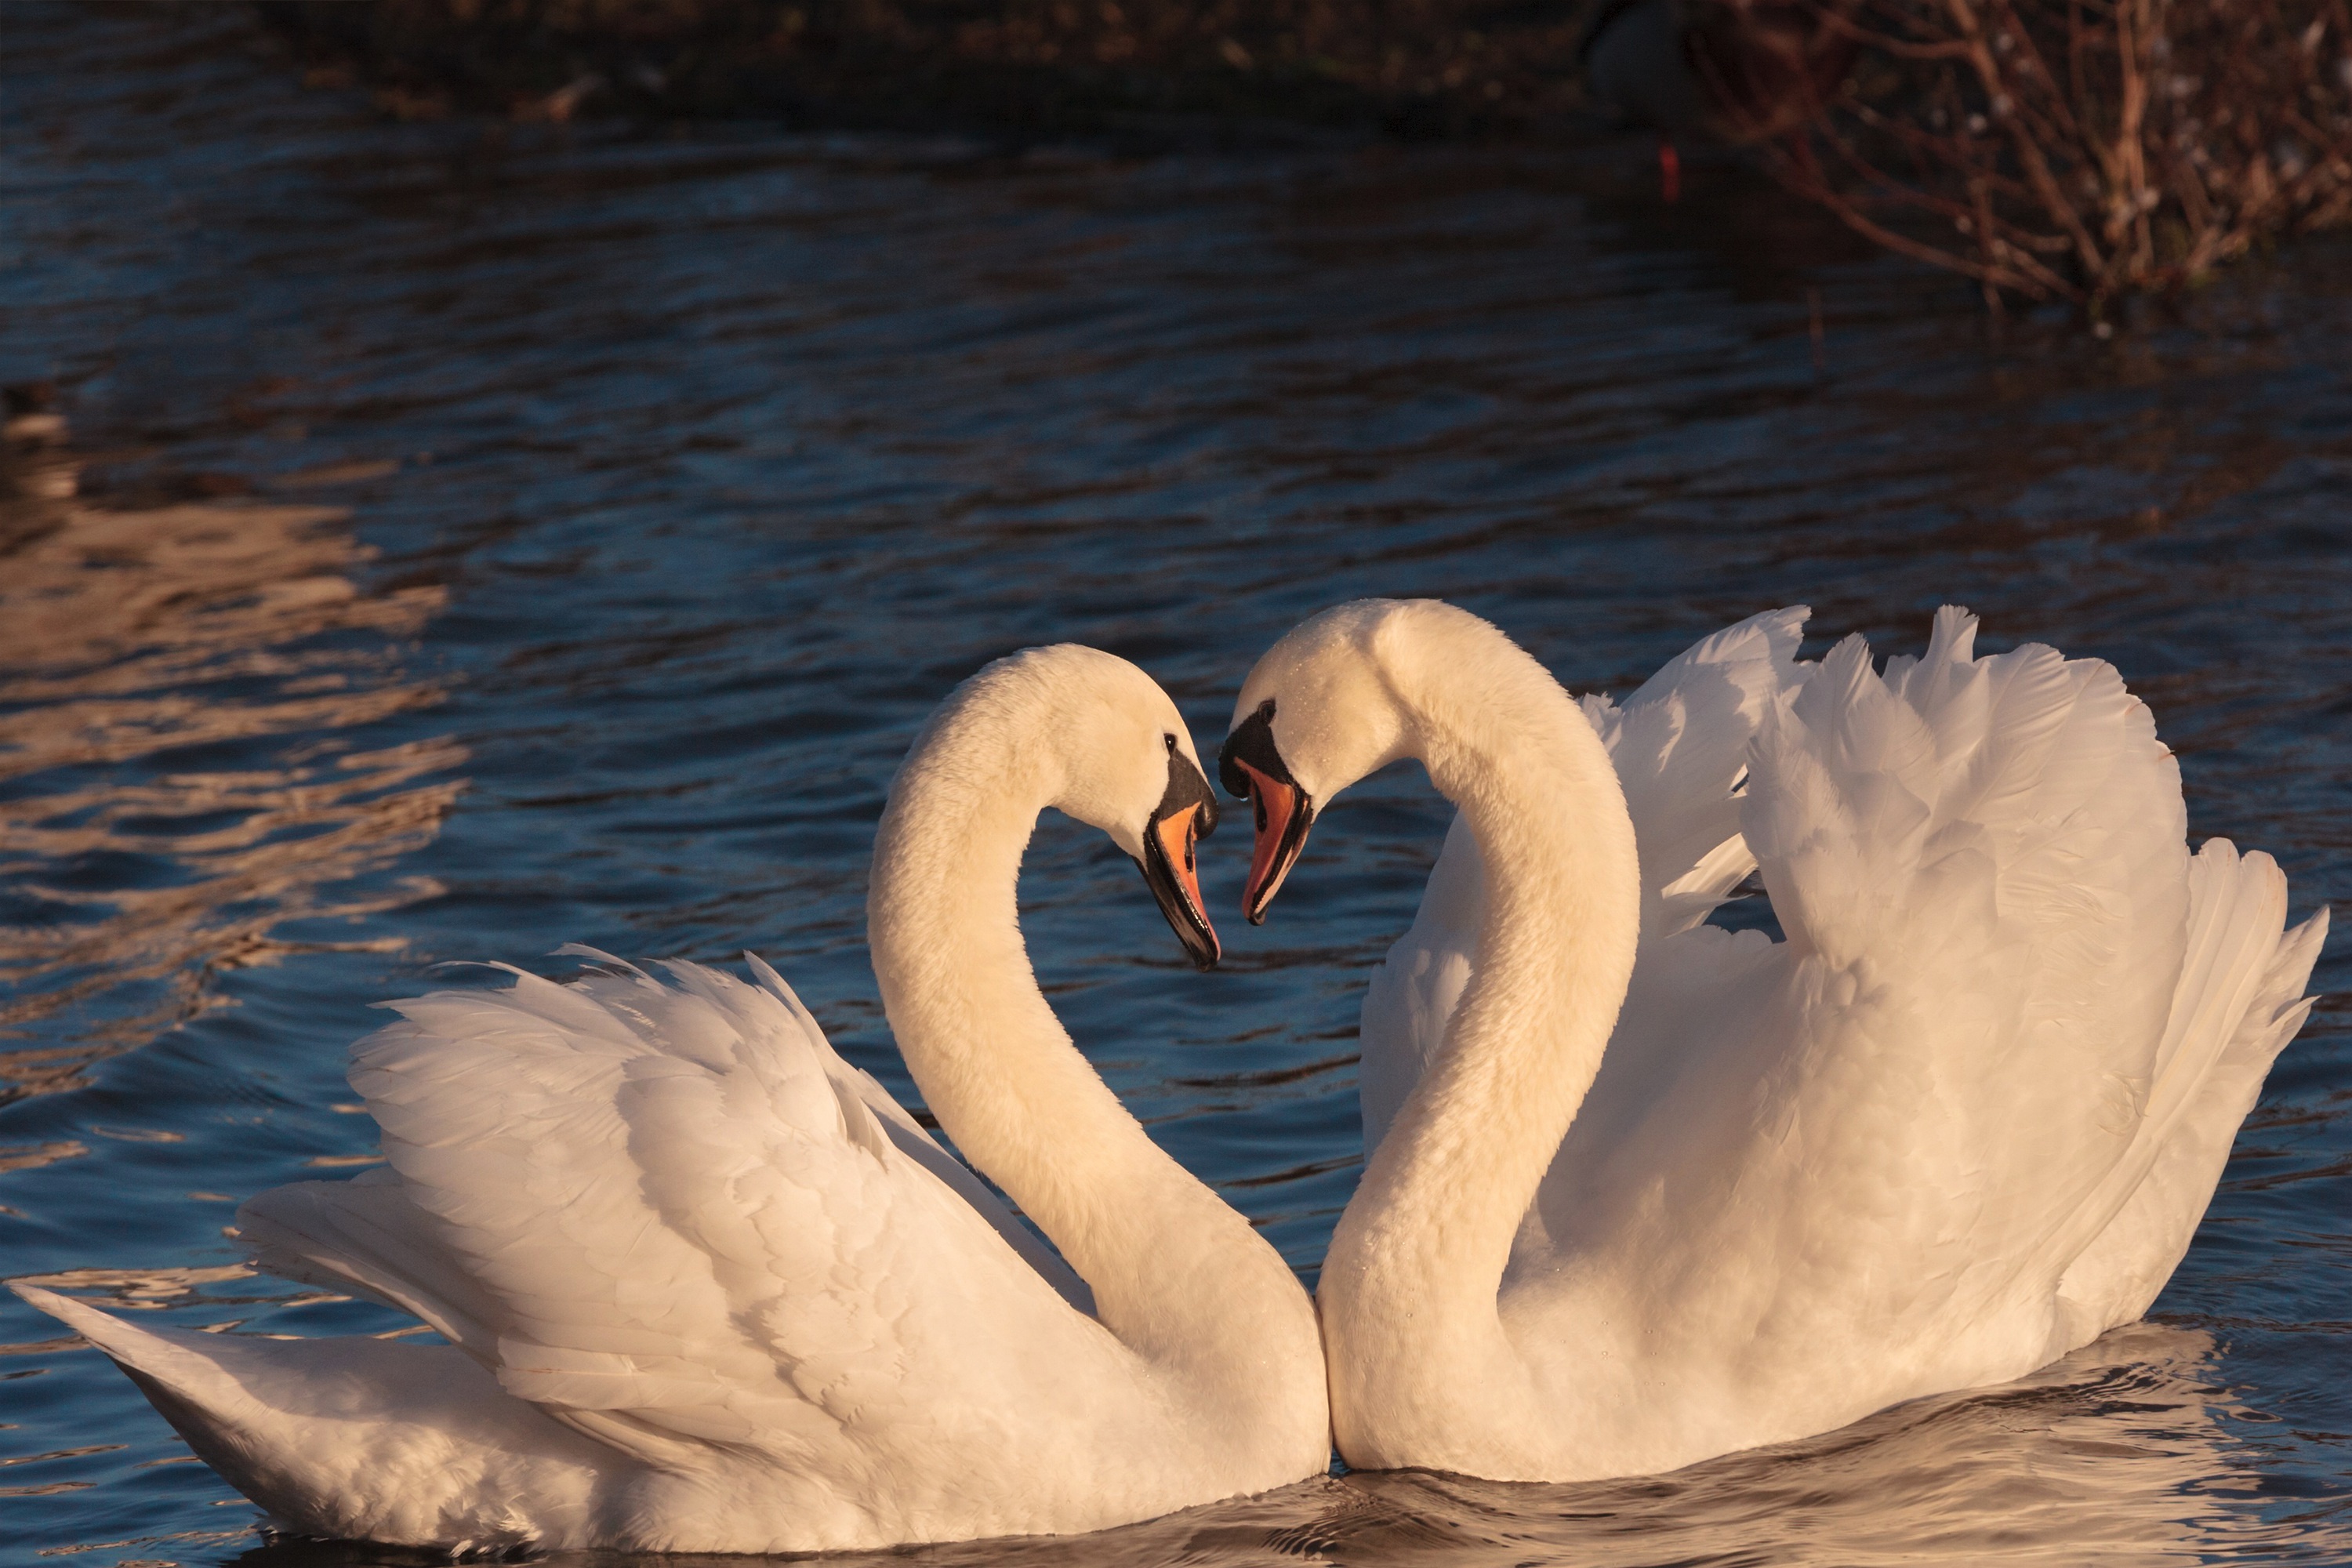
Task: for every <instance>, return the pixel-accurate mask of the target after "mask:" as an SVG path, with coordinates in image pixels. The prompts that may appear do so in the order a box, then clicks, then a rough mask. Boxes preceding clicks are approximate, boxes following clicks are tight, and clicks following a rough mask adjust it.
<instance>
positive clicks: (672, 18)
mask: <svg viewBox="0 0 2352 1568" xmlns="http://www.w3.org/2000/svg"><path fill="white" fill-rule="evenodd" d="M257 5H258V9H259V11H260V13H261V15H262V16H263V17H264V18H265V20H267V21H268V24H269V25H270V26H272V27H273V28H275V29H276V30H277V31H278V32H279V33H280V34H281V35H282V36H284V37H287V38H289V40H290V41H291V42H292V43H293V45H294V46H295V47H296V48H297V50H298V51H299V54H300V56H301V58H302V60H303V63H304V67H305V70H306V75H307V77H308V79H310V80H311V81H312V82H314V83H316V84H318V85H322V86H325V85H365V86H367V87H368V88H370V89H372V90H373V92H374V94H375V97H376V100H377V102H378V104H379V105H380V106H381V107H383V109H384V110H386V111H388V112H390V113H393V114H395V115H398V116H400V117H402V118H404V119H431V118H437V117H439V116H442V115H446V114H449V113H452V112H457V111H471V112H485V111H487V112H494V113H501V114H505V115H509V116H511V117H513V118H515V119H519V120H539V121H550V120H552V121H562V120H569V119H572V118H575V117H587V116H605V115H629V116H638V117H647V118H660V117H694V118H736V117H746V118H761V119H767V120H774V121H783V122H784V123H786V124H788V125H791V126H793V127H794V128H796V129H803V130H856V131H914V132H960V133H966V134H983V135H998V136H1004V137H1008V138H1012V139H1014V140H1016V141H1020V140H1029V139H1062V138H1087V139H1092V140H1098V141H1108V142H1111V143H1112V144H1113V145H1114V146H1115V147H1118V148H1120V149H1122V150H1134V151H1138V152H1150V151H1160V150H1165V149H1170V148H1199V147H1211V148H1223V147H1234V146H1262V145H1275V146H1279V145H1286V144H1300V143H1306V144H1318V143H1326V142H1360V141H1368V140H1379V139H1386V140H1400V141H1435V140H1469V141H1533V140H1544V141H1556V140H1559V139H1562V138H1563V137H1567V138H1575V139H1582V138H1584V137H1589V136H1591V134H1593V133H1594V132H1598V131H1600V130H1601V129H1602V128H1603V127H1604V125H1605V123H1606V121H1605V120H1604V118H1603V117H1602V116H1601V114H1599V113H1597V112H1596V111H1594V110H1592V109H1591V106H1590V101H1589V100H1588V99H1587V97H1586V95H1585V92H1584V89H1583V86H1582V73H1581V71H1580V68H1579V64H1578V58H1577V54H1578V45H1579V42H1580V38H1581V37H1582V34H1583V31H1584V26H1585V23H1586V19H1587V17H1588V16H1589V14H1590V13H1591V11H1592V10H1593V8H1594V7H1593V5H1591V0H1570V3H1569V4H1565V5H1558V6H1543V7H1529V6H1526V5H1510V4H1497V3H1495V0H1471V3H1468V4H1464V3H1459V0H1456V3H1453V4H1440V3H1437V0H1421V3H1419V4H1406V5H1386V4H1379V3H1377V0H1265V3H1258V4H1249V5H1244V4H1242V3H1240V0H1059V3H1051V0H1046V3H1041V0H990V3H984V4H983V3H975V0H369V3H367V4H361V5H353V4H350V3H348V0H257Z"/></svg>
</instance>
